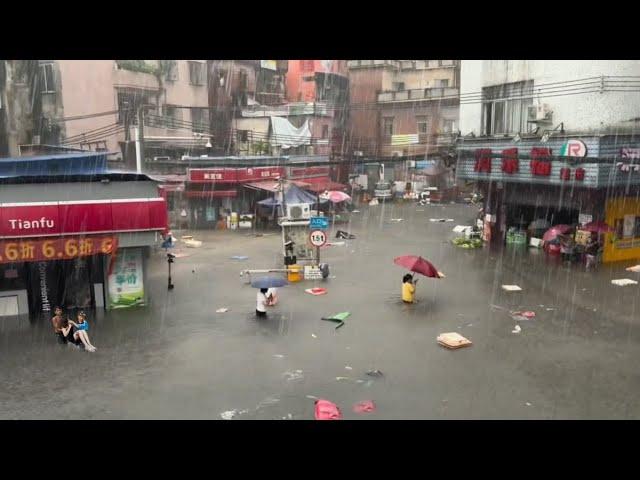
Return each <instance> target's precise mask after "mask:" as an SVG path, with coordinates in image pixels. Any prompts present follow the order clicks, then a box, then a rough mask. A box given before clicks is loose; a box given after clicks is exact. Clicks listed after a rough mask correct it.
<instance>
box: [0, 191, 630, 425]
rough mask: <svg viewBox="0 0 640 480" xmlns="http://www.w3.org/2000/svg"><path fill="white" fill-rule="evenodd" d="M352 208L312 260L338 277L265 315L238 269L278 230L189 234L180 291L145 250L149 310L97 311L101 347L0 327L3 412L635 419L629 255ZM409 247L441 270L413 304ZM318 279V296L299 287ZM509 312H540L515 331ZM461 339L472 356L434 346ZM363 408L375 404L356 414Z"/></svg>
mask: <svg viewBox="0 0 640 480" xmlns="http://www.w3.org/2000/svg"><path fill="white" fill-rule="evenodd" d="M359 209H360V210H361V213H358V214H353V215H352V221H351V224H350V225H341V226H339V228H340V229H342V230H347V231H349V232H351V233H354V234H355V235H356V237H357V238H356V239H355V240H344V241H345V245H344V246H332V247H326V248H324V249H323V250H322V260H323V261H326V262H328V263H329V265H330V269H331V274H330V278H329V279H328V280H327V281H325V282H320V281H319V282H301V283H297V284H292V285H289V286H287V287H285V288H282V289H280V291H279V294H280V302H279V304H278V305H277V306H276V307H275V308H272V309H270V310H269V318H267V319H266V320H256V319H255V318H254V314H253V312H254V310H255V290H254V289H252V288H251V287H250V286H248V285H246V283H245V281H246V278H241V277H240V276H239V272H240V270H241V269H244V268H274V267H276V266H278V262H279V260H280V258H281V257H280V251H281V244H280V242H281V237H280V235H279V233H277V232H275V233H272V234H267V235H265V236H261V237H255V236H252V235H248V234H246V233H245V232H244V231H235V232H232V231H228V232H195V233H193V232H191V233H193V234H194V236H195V238H197V239H199V240H202V241H203V242H204V243H203V246H202V247H201V248H195V249H187V248H185V249H182V250H181V251H182V252H183V253H185V254H187V255H188V256H186V257H182V258H178V259H176V263H175V264H174V269H173V280H174V283H175V285H176V287H175V289H174V290H173V291H169V292H167V289H166V274H167V271H166V270H167V265H166V261H165V260H164V255H163V254H162V253H160V252H158V253H156V254H154V257H153V259H152V261H151V262H150V263H151V268H150V275H149V280H148V285H147V287H148V288H149V289H150V291H151V295H152V305H151V306H150V307H148V308H146V309H138V310H128V311H127V310H121V311H114V312H110V313H108V314H107V313H104V312H97V313H96V314H95V315H91V316H90V323H91V330H90V335H91V339H92V343H93V344H94V345H95V346H96V347H98V351H97V352H96V353H94V354H88V353H84V352H82V351H79V350H76V349H74V348H72V347H69V348H64V347H61V346H59V345H57V344H56V343H55V338H54V336H53V334H52V333H51V330H50V328H49V325H48V324H46V323H37V324H29V323H28V322H26V321H22V323H15V322H5V323H3V324H2V330H0V346H1V351H0V380H1V383H2V386H3V388H2V389H0V418H2V419H13V418H24V419H70V418H82V419H220V418H222V417H226V418H233V419H234V420H236V419H313V410H314V403H313V400H314V398H316V397H317V398H325V399H328V400H331V401H333V402H335V403H337V404H338V405H339V406H340V408H341V409H342V412H343V414H344V418H346V419H631V418H634V419H635V418H638V417H640V407H639V406H638V404H637V402H636V400H635V398H636V397H637V395H638V394H639V393H640V375H639V374H638V373H637V370H636V368H635V367H636V365H635V361H636V359H637V358H638V357H639V355H640V329H639V327H638V315H637V311H636V310H637V304H638V299H639V295H638V293H639V288H640V287H639V286H638V285H635V286H627V287H617V286H614V285H612V284H611V279H615V278H632V279H636V280H638V278H636V277H639V276H640V275H639V274H634V273H629V272H625V271H624V267H626V266H628V265H630V263H629V262H627V263H624V262H623V263H619V264H615V265H606V266H601V267H600V268H598V269H597V270H596V271H595V272H585V271H584V267H581V266H579V265H574V266H571V267H567V266H564V265H561V264H559V263H558V262H557V261H555V260H554V259H550V258H548V257H546V256H545V255H544V254H543V253H542V252H540V251H535V250H529V249H517V248H515V249H514V248H505V249H504V250H503V251H502V252H493V251H490V250H489V249H486V248H485V249H478V250H463V249H460V248H458V247H455V246H453V245H452V244H451V243H450V242H449V240H450V239H451V238H453V237H454V236H455V234H454V233H453V232H452V231H451V230H452V228H453V227H454V226H455V225H457V224H463V225H464V224H466V225H470V224H471V222H472V219H473V217H474V215H475V210H474V209H473V208H472V207H468V206H463V205H445V206H437V205H431V206H425V207H420V206H416V205H415V204H405V205H391V204H387V205H380V206H377V207H370V208H367V207H359ZM398 218H402V221H391V219H398ZM429 218H454V219H455V220H456V221H455V222H453V223H450V222H445V223H432V222H429ZM331 237H333V235H331ZM403 254H418V255H422V256H424V257H425V258H427V259H429V260H431V261H432V262H433V263H434V264H435V265H436V267H437V268H438V269H439V270H441V271H443V272H444V273H445V274H446V275H447V277H446V278H445V279H442V280H434V279H428V278H420V281H419V283H418V287H417V298H418V300H419V303H418V304H416V305H410V306H406V305H403V304H402V302H401V301H400V282H401V278H402V275H403V274H404V273H405V272H404V271H403V270H402V269H401V268H400V267H397V266H395V265H394V264H393V262H392V260H393V258H394V257H396V256H398V255H403ZM234 255H246V256H248V257H249V258H248V259H247V260H244V261H238V260H232V259H231V258H230V257H231V256H234ZM502 284H517V285H519V286H520V287H522V288H523V290H522V291H521V292H505V291H503V290H502V288H501V285H502ZM313 286H322V287H325V288H327V289H328V294H327V295H323V296H311V295H308V294H305V293H304V291H303V290H304V289H305V288H310V287H313ZM221 307H227V308H229V309H230V310H229V311H228V312H226V313H215V311H216V309H218V308H221ZM509 310H533V311H535V312H536V314H537V315H536V317H535V318H534V319H532V320H525V321H519V322H516V321H514V320H513V319H512V318H511V316H510V315H509ZM341 311H349V312H351V316H350V317H349V318H347V319H346V321H345V325H344V326H343V327H342V328H340V329H338V330H335V324H333V323H331V322H326V321H322V320H321V317H323V316H327V315H330V314H333V313H337V312H341ZM516 324H518V325H519V326H520V327H521V331H520V332H519V333H512V331H513V330H514V327H515V325H516ZM453 331H456V332H459V333H461V334H462V335H464V336H466V337H467V338H469V339H470V340H472V341H473V345H472V346H471V347H468V348H463V349H460V350H447V349H445V348H443V347H441V346H439V345H438V344H437V343H436V337H437V336H438V334H440V333H443V332H453ZM372 369H379V370H381V371H382V372H383V374H384V375H383V376H382V377H372V376H369V375H367V374H366V372H367V371H369V370H372ZM363 400H373V401H374V402H375V405H376V411H375V412H372V413H364V414H356V413H354V412H353V411H352V406H353V405H354V404H356V403H357V402H360V401H363Z"/></svg>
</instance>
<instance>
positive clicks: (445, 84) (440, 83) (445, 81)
mask: <svg viewBox="0 0 640 480" xmlns="http://www.w3.org/2000/svg"><path fill="white" fill-rule="evenodd" d="M435 85H436V88H446V87H448V86H449V79H448V78H444V79H439V80H436V84H435Z"/></svg>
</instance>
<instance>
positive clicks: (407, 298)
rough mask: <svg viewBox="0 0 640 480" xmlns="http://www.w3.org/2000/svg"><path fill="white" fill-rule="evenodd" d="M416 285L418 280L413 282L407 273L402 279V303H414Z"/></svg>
mask: <svg viewBox="0 0 640 480" xmlns="http://www.w3.org/2000/svg"><path fill="white" fill-rule="evenodd" d="M417 283H418V280H413V276H412V275H411V274H409V273H407V274H406V275H405V276H404V277H402V301H403V302H404V303H415V298H414V297H415V293H416V284H417Z"/></svg>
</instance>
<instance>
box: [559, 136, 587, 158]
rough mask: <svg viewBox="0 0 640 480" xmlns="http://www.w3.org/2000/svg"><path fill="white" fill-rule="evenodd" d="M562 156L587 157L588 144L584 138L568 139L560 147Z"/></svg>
mask: <svg viewBox="0 0 640 480" xmlns="http://www.w3.org/2000/svg"><path fill="white" fill-rule="evenodd" d="M560 156H561V157H586V156H587V146H586V145H585V144H584V142H583V141H582V140H568V141H566V142H565V143H564V145H562V148H560Z"/></svg>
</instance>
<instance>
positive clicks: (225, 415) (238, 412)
mask: <svg viewBox="0 0 640 480" xmlns="http://www.w3.org/2000/svg"><path fill="white" fill-rule="evenodd" d="M248 411H249V410H227V411H226V412H222V413H221V414H220V417H222V419H223V420H231V419H232V418H233V417H236V416H238V415H242V414H243V413H247V412H248Z"/></svg>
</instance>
